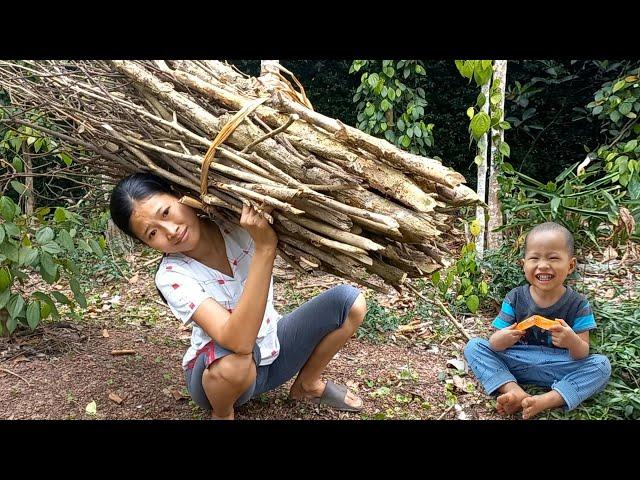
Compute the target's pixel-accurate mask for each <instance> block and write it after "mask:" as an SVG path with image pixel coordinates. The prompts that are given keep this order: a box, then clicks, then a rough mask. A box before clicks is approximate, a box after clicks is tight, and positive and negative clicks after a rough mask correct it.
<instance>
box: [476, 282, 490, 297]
mask: <svg viewBox="0 0 640 480" xmlns="http://www.w3.org/2000/svg"><path fill="white" fill-rule="evenodd" d="M478 291H479V292H480V294H481V295H486V294H487V293H489V285H487V282H485V281H484V280H482V281H481V282H480V283H479V284H478Z"/></svg>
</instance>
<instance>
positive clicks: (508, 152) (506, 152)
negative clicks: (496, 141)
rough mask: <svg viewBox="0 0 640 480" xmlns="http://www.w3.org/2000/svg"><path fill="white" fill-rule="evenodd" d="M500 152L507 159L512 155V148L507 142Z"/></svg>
mask: <svg viewBox="0 0 640 480" xmlns="http://www.w3.org/2000/svg"><path fill="white" fill-rule="evenodd" d="M498 150H499V151H500V153H501V154H503V155H504V156H505V157H508V156H509V155H511V148H510V147H509V144H508V143H507V142H502V143H501V144H500V147H499V148H498Z"/></svg>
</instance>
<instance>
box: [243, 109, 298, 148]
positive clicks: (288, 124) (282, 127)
mask: <svg viewBox="0 0 640 480" xmlns="http://www.w3.org/2000/svg"><path fill="white" fill-rule="evenodd" d="M299 119H300V117H299V116H298V115H297V114H295V113H294V114H293V115H291V116H290V117H289V120H287V123H285V124H284V125H282V126H281V127H278V128H276V129H275V130H272V131H270V132H269V133H267V134H266V135H265V136H264V137H261V138H259V139H257V140H254V141H253V142H251V143H250V144H249V145H247V146H246V147H244V148H243V149H242V153H245V152H250V151H251V149H252V148H253V147H254V146H255V145H257V144H258V143H260V142H263V141H265V140H266V139H267V138H271V137H273V136H274V135H277V134H278V133H280V132H284V131H285V130H286V129H287V128H289V127H290V126H291V124H292V123H293V122H295V121H296V120H299Z"/></svg>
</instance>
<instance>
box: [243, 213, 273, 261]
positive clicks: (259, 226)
mask: <svg viewBox="0 0 640 480" xmlns="http://www.w3.org/2000/svg"><path fill="white" fill-rule="evenodd" d="M262 210H263V211H264V212H266V213H270V212H271V211H272V210H273V208H272V207H264V208H263V209H262ZM240 226H241V227H242V228H244V229H245V230H246V231H247V232H249V235H251V238H253V241H254V242H255V245H256V251H260V252H266V253H273V254H275V251H276V245H277V244H278V236H277V235H276V232H275V230H274V229H273V228H272V227H271V225H270V224H269V222H268V221H267V219H266V218H265V217H264V215H263V214H262V213H260V212H258V211H257V210H256V209H255V208H253V207H251V206H247V205H244V206H243V207H242V215H241V216H240Z"/></svg>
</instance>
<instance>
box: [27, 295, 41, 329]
mask: <svg viewBox="0 0 640 480" xmlns="http://www.w3.org/2000/svg"><path fill="white" fill-rule="evenodd" d="M39 322H40V302H39V301H37V300H35V301H33V302H31V303H29V306H28V307H27V323H28V324H29V326H30V327H31V330H34V329H35V328H36V327H37V326H38V323H39Z"/></svg>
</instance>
